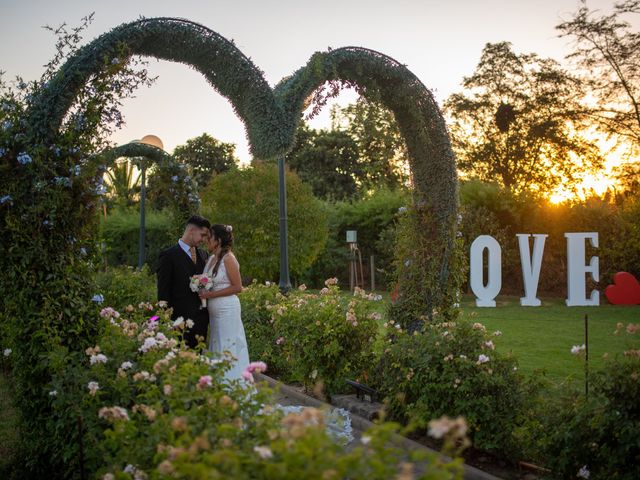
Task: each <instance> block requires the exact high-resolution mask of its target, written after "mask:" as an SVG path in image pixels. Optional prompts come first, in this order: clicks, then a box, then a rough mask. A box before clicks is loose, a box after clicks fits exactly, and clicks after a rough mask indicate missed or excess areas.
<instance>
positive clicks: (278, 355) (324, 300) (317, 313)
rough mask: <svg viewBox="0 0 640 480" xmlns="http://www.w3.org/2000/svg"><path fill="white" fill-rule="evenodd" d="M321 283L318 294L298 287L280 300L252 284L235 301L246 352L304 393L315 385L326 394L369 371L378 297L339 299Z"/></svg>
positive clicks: (270, 289) (332, 282) (330, 283)
mask: <svg viewBox="0 0 640 480" xmlns="http://www.w3.org/2000/svg"><path fill="white" fill-rule="evenodd" d="M325 283H326V286H325V287H324V288H323V289H322V290H320V292H319V293H309V292H306V291H305V289H304V286H303V287H302V288H301V289H298V290H297V291H293V292H291V293H290V294H289V295H287V296H286V297H285V296H283V295H281V294H280V293H279V292H278V290H277V287H275V286H267V285H259V284H253V285H252V286H251V287H249V288H248V289H246V290H245V292H244V293H243V294H242V296H241V298H242V301H243V317H244V320H245V328H246V330H247V333H248V342H249V349H250V350H251V351H252V352H255V353H256V354H258V355H260V356H261V358H264V359H265V360H266V362H267V363H268V364H269V365H271V364H274V365H275V366H276V371H277V372H278V373H279V374H280V376H281V377H283V378H286V379H288V380H295V381H298V382H300V383H302V384H303V385H304V386H305V387H307V388H310V387H312V386H314V385H317V384H319V383H321V384H322V385H323V386H324V387H325V388H326V392H327V393H329V394H331V393H335V392H337V391H339V390H340V389H342V388H344V384H345V383H344V380H345V378H348V377H351V378H354V377H358V378H362V377H363V376H366V375H367V372H369V371H370V368H371V365H372V363H373V359H374V353H373V345H374V342H375V341H376V335H377V331H378V321H379V320H380V315H379V314H378V313H377V312H376V311H375V309H374V304H373V302H374V301H375V299H377V298H378V297H376V296H374V295H371V294H367V293H365V292H364V291H363V290H360V289H357V290H356V292H355V294H354V295H353V296H351V295H343V294H341V293H340V289H339V288H338V286H337V280H336V279H329V280H327V281H326V282H325ZM245 306H246V307H245Z"/></svg>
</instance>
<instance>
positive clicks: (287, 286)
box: [278, 155, 291, 293]
mask: <svg viewBox="0 0 640 480" xmlns="http://www.w3.org/2000/svg"><path fill="white" fill-rule="evenodd" d="M284 173H285V172H284V155H280V156H279V157H278V183H279V185H280V190H279V195H278V200H279V203H280V282H279V287H280V291H281V292H282V293H286V292H288V291H289V290H291V280H290V279H289V242H288V239H287V235H288V234H287V230H288V229H287V185H286V183H285V175H284Z"/></svg>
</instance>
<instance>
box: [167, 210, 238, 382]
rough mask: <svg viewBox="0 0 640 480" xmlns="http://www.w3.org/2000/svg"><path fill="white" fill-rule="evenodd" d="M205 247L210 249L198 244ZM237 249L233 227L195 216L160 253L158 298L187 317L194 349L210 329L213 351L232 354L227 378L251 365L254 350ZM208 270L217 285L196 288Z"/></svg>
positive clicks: (188, 341) (176, 315) (175, 315)
mask: <svg viewBox="0 0 640 480" xmlns="http://www.w3.org/2000/svg"><path fill="white" fill-rule="evenodd" d="M201 245H202V246H204V247H205V249H206V251H205V250H202V249H200V248H198V247H199V246H201ZM232 248H233V231H232V228H231V225H222V224H214V225H211V224H210V223H209V221H208V220H206V219H205V218H203V217H199V216H192V217H191V218H190V219H189V220H188V221H187V225H186V227H185V229H184V233H183V235H182V237H181V238H180V239H179V240H178V243H177V244H176V245H174V246H172V247H170V248H168V249H166V250H164V251H163V252H161V253H160V263H159V267H158V301H160V300H164V301H166V302H167V304H168V306H169V307H170V308H172V309H173V314H172V318H173V319H174V320H175V319H177V318H179V317H182V318H183V319H184V320H185V322H186V323H187V324H188V325H187V327H186V328H185V333H184V340H185V342H186V344H187V345H188V346H189V347H191V348H196V347H197V346H198V343H199V342H200V341H206V339H207V332H208V339H209V340H208V349H209V350H210V351H212V352H217V353H222V352H225V351H227V352H230V353H231V355H233V357H234V358H235V361H234V363H233V366H232V368H231V370H229V371H228V372H227V373H226V375H225V377H226V378H228V379H239V378H242V372H243V371H244V369H245V368H246V367H247V365H248V364H249V353H248V348H247V340H246V337H245V333H244V327H243V325H242V318H241V315H240V300H239V299H238V297H237V294H238V293H240V292H241V291H242V281H241V278H240V265H239V264H238V260H237V259H236V257H235V255H234V254H233V252H232ZM207 251H208V253H207ZM203 273H204V274H207V275H209V276H210V277H211V278H212V280H213V289H212V290H210V291H200V292H199V293H195V292H193V291H191V288H190V281H191V277H192V276H194V275H198V274H203ZM202 299H204V300H205V301H206V308H202V306H201V305H202V303H203V302H202ZM188 320H192V322H193V323H192V322H188Z"/></svg>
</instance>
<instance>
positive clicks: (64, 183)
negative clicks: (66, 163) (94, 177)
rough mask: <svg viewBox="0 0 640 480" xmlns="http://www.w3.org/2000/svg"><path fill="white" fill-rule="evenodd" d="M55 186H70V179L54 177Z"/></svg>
mask: <svg viewBox="0 0 640 480" xmlns="http://www.w3.org/2000/svg"><path fill="white" fill-rule="evenodd" d="M53 181H54V182H56V185H62V186H63V187H70V186H71V179H70V178H69V177H56V178H54V179H53Z"/></svg>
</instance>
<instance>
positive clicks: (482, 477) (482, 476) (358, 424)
mask: <svg viewBox="0 0 640 480" xmlns="http://www.w3.org/2000/svg"><path fill="white" fill-rule="evenodd" d="M254 376H255V377H256V380H257V381H263V382H266V383H267V384H268V385H269V387H270V388H272V389H273V390H274V391H276V392H281V393H283V394H285V395H286V396H287V397H291V398H294V399H296V400H297V401H299V402H300V405H304V406H310V407H315V408H322V407H325V408H327V407H333V406H332V405H330V404H328V403H325V402H323V401H321V400H318V399H317V398H313V397H310V396H309V395H305V394H304V393H301V392H299V391H297V390H296V389H294V388H292V387H290V386H288V385H285V384H284V383H282V382H280V381H278V380H276V379H274V378H271V377H269V376H267V375H265V374H256V373H254ZM349 415H350V417H351V425H352V426H353V428H354V429H357V430H360V431H365V430H367V429H369V428H370V427H372V426H373V425H374V424H373V423H372V422H370V421H369V420H367V419H365V418H362V417H361V416H359V415H356V414H355V413H352V412H349ZM393 441H394V442H395V443H397V444H398V445H401V446H402V447H404V448H406V449H407V450H426V451H428V452H430V453H432V454H437V455H440V456H441V457H443V458H444V459H445V461H446V460H448V461H450V460H451V459H450V458H449V457H447V456H445V455H442V454H440V453H439V452H437V451H436V450H433V449H431V448H428V447H425V446H424V445H422V444H421V443H418V442H415V441H413V440H411V439H409V438H406V437H403V436H402V435H398V434H394V435H393ZM464 479H465V480H500V479H499V478H498V477H495V476H493V475H491V474H490V473H487V472H484V471H482V470H480V469H478V468H475V467H472V466H470V465H464Z"/></svg>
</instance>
